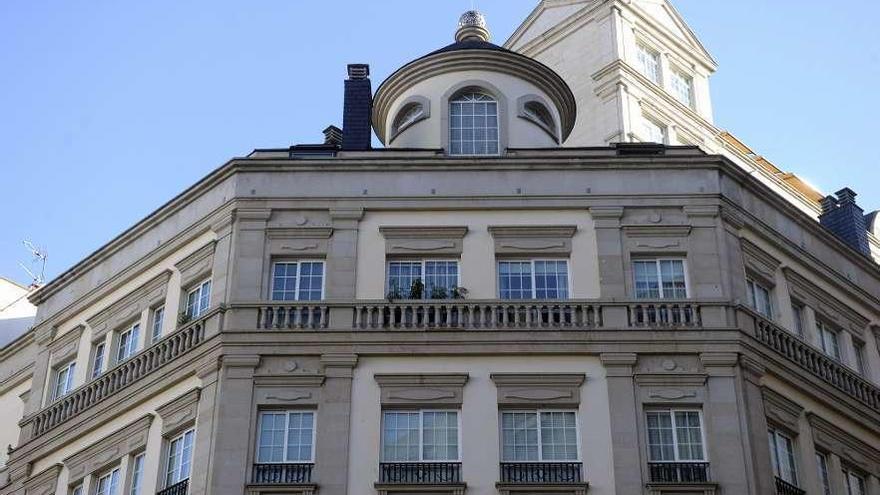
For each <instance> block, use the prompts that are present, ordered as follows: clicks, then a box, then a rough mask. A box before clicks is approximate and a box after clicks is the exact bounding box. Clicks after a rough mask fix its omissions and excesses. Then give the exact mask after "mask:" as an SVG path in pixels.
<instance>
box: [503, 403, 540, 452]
mask: <svg viewBox="0 0 880 495" xmlns="http://www.w3.org/2000/svg"><path fill="white" fill-rule="evenodd" d="M537 419H538V417H537V413H536V412H505V413H502V414H501V437H502V452H501V457H502V460H503V461H538V460H540V459H539V458H538V421H537Z"/></svg>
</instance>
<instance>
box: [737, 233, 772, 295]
mask: <svg viewBox="0 0 880 495" xmlns="http://www.w3.org/2000/svg"><path fill="white" fill-rule="evenodd" d="M740 249H742V253H743V264H744V265H745V268H746V272H748V273H749V275H751V276H753V277H755V278H757V279H758V280H760V281H761V283H762V284H764V285H767V286H769V287H773V286H775V285H776V280H775V278H776V271H777V270H778V269H779V267H780V265H781V264H782V262H781V261H779V260H778V259H776V258H774V257H773V256H770V255H769V254H767V253H765V252H764V251H763V250H762V249H761V248H759V247H758V246H756V245H754V244H752V243H751V242H749V241H748V240H746V239H741V240H740Z"/></svg>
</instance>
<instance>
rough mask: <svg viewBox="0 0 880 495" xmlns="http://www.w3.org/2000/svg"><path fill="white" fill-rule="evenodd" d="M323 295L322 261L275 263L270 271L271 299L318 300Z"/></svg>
mask: <svg viewBox="0 0 880 495" xmlns="http://www.w3.org/2000/svg"><path fill="white" fill-rule="evenodd" d="M323 297H324V262H323V261H284V262H278V263H275V267H274V269H273V271H272V300H273V301H320V300H321V299H323Z"/></svg>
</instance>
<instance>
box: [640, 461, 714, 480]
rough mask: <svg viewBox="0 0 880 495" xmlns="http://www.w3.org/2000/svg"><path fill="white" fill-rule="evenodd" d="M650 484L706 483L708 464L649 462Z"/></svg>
mask: <svg viewBox="0 0 880 495" xmlns="http://www.w3.org/2000/svg"><path fill="white" fill-rule="evenodd" d="M648 472H649V474H650V478H651V482H652V483H706V482H708V481H709V463H708V462H649V463H648Z"/></svg>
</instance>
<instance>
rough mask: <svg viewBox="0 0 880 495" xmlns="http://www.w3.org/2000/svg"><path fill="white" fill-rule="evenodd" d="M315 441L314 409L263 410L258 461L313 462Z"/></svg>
mask: <svg viewBox="0 0 880 495" xmlns="http://www.w3.org/2000/svg"><path fill="white" fill-rule="evenodd" d="M314 442H315V413H314V412H311V411H274V412H264V413H261V414H260V437H259V444H258V446H257V462H260V463H272V462H278V463H303V462H313V461H314V449H313V448H312V446H313V445H314Z"/></svg>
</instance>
